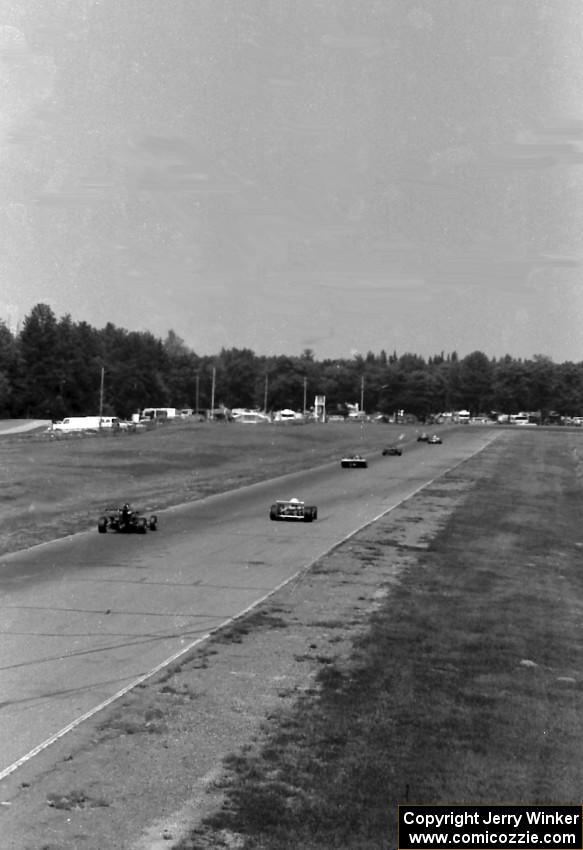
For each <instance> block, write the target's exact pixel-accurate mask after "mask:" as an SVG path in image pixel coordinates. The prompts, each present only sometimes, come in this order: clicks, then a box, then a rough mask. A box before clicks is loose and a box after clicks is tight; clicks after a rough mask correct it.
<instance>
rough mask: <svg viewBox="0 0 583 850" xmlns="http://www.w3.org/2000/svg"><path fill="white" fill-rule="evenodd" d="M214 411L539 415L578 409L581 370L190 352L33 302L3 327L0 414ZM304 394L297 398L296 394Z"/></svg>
mask: <svg viewBox="0 0 583 850" xmlns="http://www.w3.org/2000/svg"><path fill="white" fill-rule="evenodd" d="M213 372H214V376H215V379H214V386H215V396H214V400H215V406H216V407H218V406H219V405H221V404H223V405H225V406H227V407H248V408H264V407H265V408H267V409H268V410H278V409H281V408H284V407H291V408H293V409H295V410H301V409H302V408H303V406H304V398H306V399H307V406H308V407H310V406H311V405H312V404H313V402H314V396H315V395H316V394H318V395H325V396H326V405H327V409H328V411H329V412H333V411H335V410H338V411H343V410H345V406H346V404H347V403H359V404H360V402H361V401H363V402H364V409H365V410H366V411H367V412H381V413H387V414H391V413H393V412H394V411H395V410H398V409H404V410H405V411H407V412H408V413H410V414H413V415H415V416H417V417H419V418H422V419H424V418H426V417H427V416H428V415H430V414H433V413H437V412H441V411H450V410H457V409H460V408H466V409H468V410H469V411H470V412H471V413H472V414H474V415H477V414H480V413H491V412H492V411H498V412H503V413H517V412H519V411H541V412H542V415H543V418H545V419H546V418H548V417H549V416H554V415H557V414H560V415H562V416H576V415H581V414H582V413H583V363H571V362H566V363H559V364H556V363H554V362H553V361H552V360H551V359H550V358H549V357H546V356H544V355H540V354H537V355H535V356H533V357H532V358H531V359H520V358H519V359H517V358H514V357H511V356H510V355H508V354H507V355H505V356H503V357H501V358H499V359H496V358H489V357H487V356H486V355H485V354H484V353H483V352H481V351H474V352H472V353H470V354H468V355H467V356H465V357H461V358H460V357H459V356H458V354H457V353H456V352H455V351H454V352H451V353H448V354H445V353H444V352H441V353H439V354H435V355H434V356H432V357H429V358H423V357H421V356H419V355H418V354H413V353H403V354H400V355H398V354H397V353H396V352H393V353H392V354H387V353H386V352H385V351H381V352H380V353H378V354H375V353H373V352H369V353H368V354H366V355H364V356H361V355H357V356H354V357H352V358H350V359H336V360H329V359H326V360H317V359H316V357H315V355H314V352H313V351H312V350H310V349H306V350H304V351H303V352H302V353H301V354H299V355H297V356H290V355H284V354H280V355H276V356H264V355H257V354H255V353H254V352H253V351H251V350H250V349H247V348H229V349H225V348H223V349H222V351H221V352H220V353H218V354H215V355H204V356H201V355H198V354H196V353H195V352H194V351H192V350H191V349H190V348H188V346H186V345H185V344H184V342H183V340H181V339H180V337H178V336H177V335H176V334H175V333H174V332H173V331H169V332H168V335H167V337H166V339H165V340H161V339H157V338H156V337H154V336H153V335H152V334H151V333H149V332H143V331H127V330H124V329H123V328H119V327H116V326H115V325H113V324H111V323H109V324H107V325H106V326H105V327H104V328H102V329H101V330H98V329H96V328H93V327H91V326H90V325H89V324H87V323H86V322H74V321H72V319H71V317H70V316H68V315H66V316H63V317H61V318H57V317H56V316H55V314H54V312H53V311H52V309H51V308H50V307H49V306H48V305H46V304H37V305H36V306H35V307H33V309H32V310H31V312H30V314H29V315H27V316H26V318H25V319H24V321H23V322H22V324H21V326H20V327H19V329H18V330H17V331H16V332H12V330H11V329H10V328H9V327H8V326H7V324H6V323H5V322H1V321H0V417H2V418H29V417H35V418H43V419H61V418H63V417H64V416H69V415H75V414H80V415H83V414H95V413H98V412H99V407H100V405H102V412H103V414H115V415H117V416H120V417H122V418H129V417H130V416H131V414H132V413H134V412H136V411H137V410H140V409H142V408H144V407H148V406H155V407H180V408H183V407H191V408H193V409H194V408H198V409H199V410H201V411H202V410H205V409H207V408H209V407H210V405H211V386H212V384H213V377H212V376H213ZM304 394H305V395H304Z"/></svg>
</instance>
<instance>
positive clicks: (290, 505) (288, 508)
mask: <svg viewBox="0 0 583 850" xmlns="http://www.w3.org/2000/svg"><path fill="white" fill-rule="evenodd" d="M269 519H272V520H284V519H285V520H288V519H289V520H299V521H301V522H312V521H313V520H315V519H318V508H317V507H316V506H315V505H306V504H305V502H300V500H299V499H278V500H277V502H275V504H273V505H272V506H271V507H270V509H269Z"/></svg>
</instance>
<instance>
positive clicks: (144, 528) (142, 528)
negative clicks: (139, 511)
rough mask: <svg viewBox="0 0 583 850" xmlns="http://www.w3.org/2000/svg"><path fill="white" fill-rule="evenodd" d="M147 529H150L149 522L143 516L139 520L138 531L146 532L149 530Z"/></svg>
mask: <svg viewBox="0 0 583 850" xmlns="http://www.w3.org/2000/svg"><path fill="white" fill-rule="evenodd" d="M147 530H148V522H147V520H146V519H145V518H144V517H143V518H142V519H139V520H138V527H137V531H138V534H145V533H146V532H147Z"/></svg>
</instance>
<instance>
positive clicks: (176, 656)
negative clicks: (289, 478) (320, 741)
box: [0, 435, 497, 782]
mask: <svg viewBox="0 0 583 850" xmlns="http://www.w3.org/2000/svg"><path fill="white" fill-rule="evenodd" d="M496 436H497V435H493V436H492V437H491V439H489V440H488V442H487V443H485V444H484V445H483V446H482V448H480V449H478V450H477V451H476V452H474V453H473V454H471V455H469V457H466V458H462V460H459V461H458V462H457V463H454V464H453V465H452V466H450V467H448V468H447V469H445V470H444V471H443V472H440V473H439V475H438V476H436V477H435V478H431V479H430V480H429V481H425V482H424V483H423V484H420V485H419V486H418V487H416V488H415V490H413V491H412V492H411V493H409V494H408V495H407V496H404V497H403V498H402V499H399V500H398V501H397V502H395V503H394V504H392V505H390V506H389V507H388V508H385V509H384V510H383V511H381V512H380V513H379V514H378V515H377V516H375V517H373V519H370V520H367V521H366V522H364V523H363V524H362V525H361V526H359V527H358V528H356V529H354V531H351V532H350V533H349V534H347V535H346V536H345V537H343V538H341V539H340V540H339V541H338V542H337V543H334V544H333V545H332V546H331V547H330V549H328V551H327V552H324V553H321V554H320V555H318V557H317V558H316V559H315V560H314V561H310V562H309V563H308V564H304V566H303V567H301V568H300V569H299V570H298V571H297V572H295V573H294V574H293V575H292V576H289V577H288V578H286V579H284V581H282V582H280V583H279V584H278V585H277V586H276V587H274V588H272V589H271V590H270V591H268V592H267V593H265V594H264V595H263V596H261V597H260V598H259V599H256V600H255V601H254V602H252V603H251V605H248V606H247V607H246V608H244V609H243V610H242V611H240V612H239V613H238V614H235V616H234V617H228V618H227V619H226V620H224V621H223V622H222V623H220V624H219V625H218V626H215V628H214V629H211V630H210V631H209V632H207V633H206V634H204V635H202V636H201V637H198V638H197V639H196V640H194V641H192V642H191V643H189V644H188V645H187V646H185V647H183V648H182V649H181V650H179V651H178V652H175V653H174V654H173V655H171V656H170V657H169V658H166V659H165V660H164V661H162V662H161V663H160V664H157V665H156V666H155V667H154V668H153V669H152V670H149V671H148V672H147V673H144V674H143V675H142V676H139V677H138V678H137V679H134V680H133V681H132V682H130V683H129V685H126V686H125V687H124V688H122V689H121V690H119V691H117V693H115V694H113V695H112V696H110V697H108V699H106V700H104V701H103V702H100V703H99V705H96V706H94V707H93V708H91V709H89V711H86V712H85V714H82V715H81V716H80V717H77V718H75V720H72V721H71V723H68V724H67V726H63V728H62V729H60V730H59V731H58V732H55V734H54V735H51V736H50V737H49V738H46V739H45V740H44V741H42V742H41V743H40V744H37V746H36V747H34V748H33V749H32V750H30V751H29V752H28V753H26V754H25V755H23V756H21V757H20V758H19V759H17V760H16V761H15V762H13V763H12V764H10V765H8V767H6V768H4V770H2V771H1V772H0V782H1V781H2V780H3V779H6V777H7V776H10V774H11V773H14V771H16V770H18V768H19V767H22V766H23V765H25V764H26V763H27V762H29V761H30V760H31V759H33V758H34V757H35V756H38V755H39V754H40V753H42V752H43V750H46V749H47V748H48V747H50V746H51V744H54V743H56V742H57V741H58V740H59V739H60V738H63V737H64V736H65V735H66V734H67V733H68V732H72V731H73V729H76V728H77V726H80V725H81V723H84V722H85V720H89V719H90V718H91V717H93V716H94V715H96V714H98V713H99V712H100V711H103V709H105V708H107V707H108V706H110V705H112V703H114V702H116V701H117V700H118V699H121V698H122V697H123V696H125V695H126V694H127V693H129V692H130V691H132V690H133V689H134V688H137V687H138V685H141V684H142V683H143V682H146V681H147V680H148V679H151V678H152V676H155V675H156V673H159V672H160V671H161V670H163V669H164V668H165V667H168V666H169V665H170V664H172V663H173V662H174V661H177V660H178V659H179V658H181V656H183V655H185V654H186V653H187V652H190V651H191V650H192V649H194V648H195V647H196V646H198V645H199V644H201V643H202V642H203V641H205V640H208V638H210V637H211V636H212V635H213V634H215V633H216V632H218V631H220V630H221V629H223V628H225V626H228V625H230V624H231V623H233V622H235V621H236V620H239V619H240V618H241V617H244V616H245V614H248V613H249V612H250V611H252V610H253V609H254V608H257V607H258V606H259V605H261V604H262V603H263V602H265V600H266V599H269V597H270V596H273V594H275V593H277V592H278V590H281V589H282V588H283V587H285V586H286V585H287V584H290V583H291V582H292V581H295V580H296V579H297V578H298V577H299V576H300V575H302V573H305V572H307V571H308V570H309V569H310V567H312V566H313V565H314V564H315V563H316V561H318V560H320V558H323V557H324V555H326V554H329V553H330V552H333V551H334V550H335V549H337V548H338V547H339V546H342V544H343V543H346V541H347V540H350V538H351V537H354V536H355V535H356V534H358V533H359V531H362V530H363V528H367V526H369V525H373V523H375V522H378V520H379V519H381V518H382V517H384V516H386V515H387V514H388V513H390V512H391V511H393V510H394V509H395V508H397V507H398V506H399V505H402V504H403V503H404V502H407V501H408V500H409V499H412V498H413V496H416V495H417V493H419V492H420V491H421V490H424V489H425V487H429V486H430V485H431V484H433V483H434V482H435V481H437V479H438V478H442V477H443V476H444V475H447V474H448V473H449V472H452V470H454V469H456V467H458V466H461V464H463V463H467V462H468V460H470V458H472V457H475V456H476V455H477V454H480V452H482V451H484V449H485V448H487V446H489V445H490V443H491V442H493V440H495V439H496Z"/></svg>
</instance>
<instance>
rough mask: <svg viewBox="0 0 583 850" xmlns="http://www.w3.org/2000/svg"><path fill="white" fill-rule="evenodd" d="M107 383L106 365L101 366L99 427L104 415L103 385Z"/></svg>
mask: <svg viewBox="0 0 583 850" xmlns="http://www.w3.org/2000/svg"><path fill="white" fill-rule="evenodd" d="M104 383H105V367H104V366H102V367H101V382H100V385H99V427H100V428H101V419H102V417H103V387H104Z"/></svg>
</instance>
